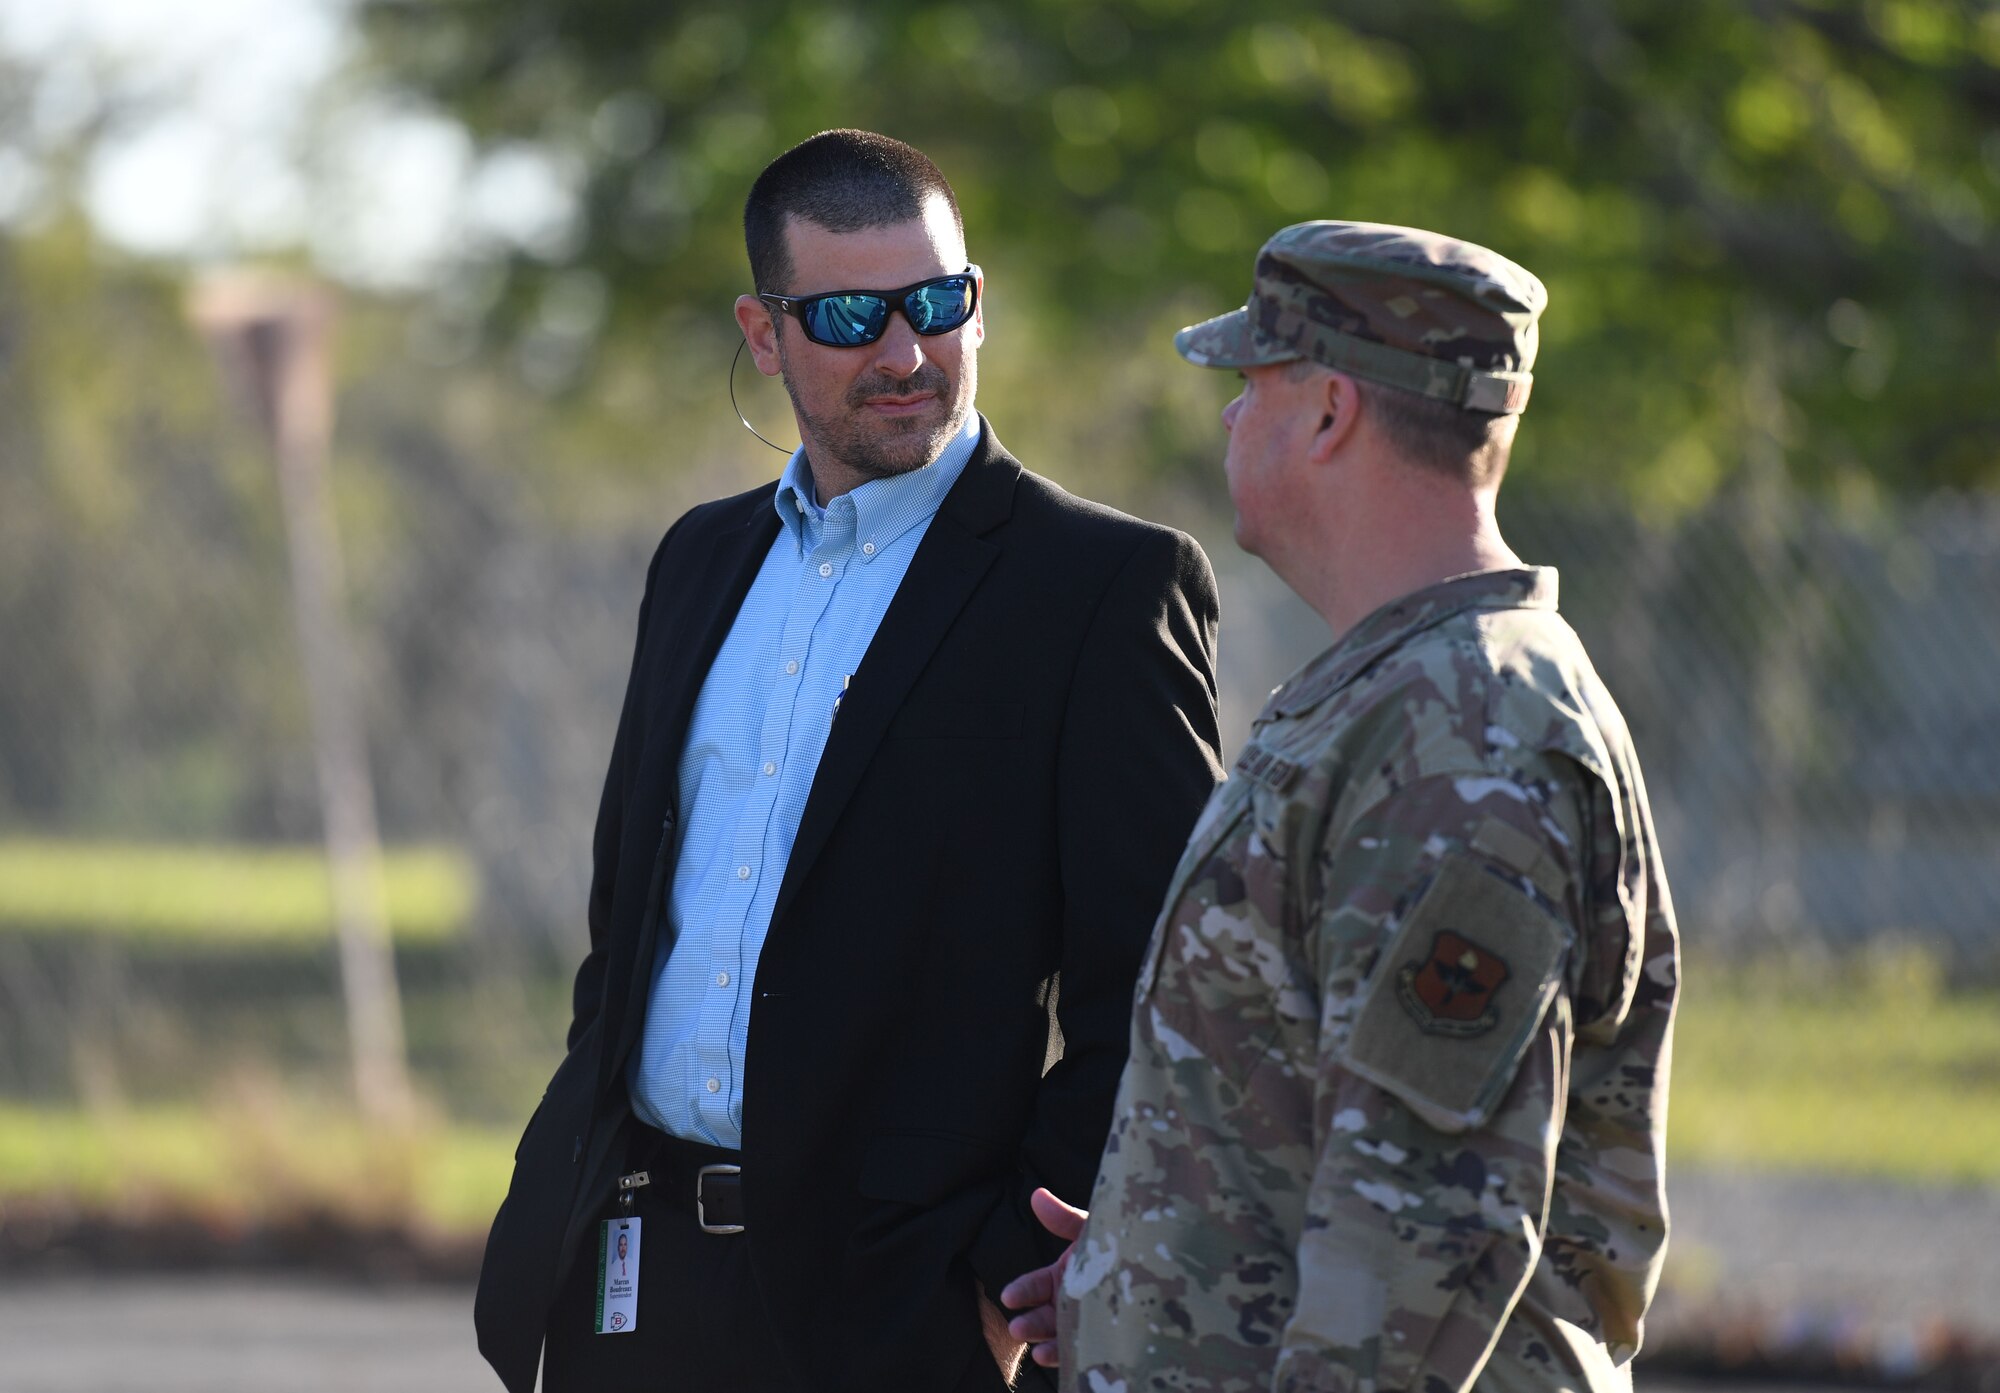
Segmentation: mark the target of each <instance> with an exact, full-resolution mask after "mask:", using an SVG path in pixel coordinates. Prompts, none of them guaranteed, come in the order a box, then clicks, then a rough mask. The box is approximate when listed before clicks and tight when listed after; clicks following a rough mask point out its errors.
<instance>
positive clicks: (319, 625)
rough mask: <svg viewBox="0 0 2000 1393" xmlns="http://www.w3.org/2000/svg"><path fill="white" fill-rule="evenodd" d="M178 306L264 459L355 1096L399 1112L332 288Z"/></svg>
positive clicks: (403, 1066) (244, 277)
mask: <svg viewBox="0 0 2000 1393" xmlns="http://www.w3.org/2000/svg"><path fill="white" fill-rule="evenodd" d="M190 311H191V313H192V316H193V318H194V320H195V323H196V324H197V325H198V326H199V327H200V328H201V329H202V331H203V332H204V333H205V334H206V335H207V336H208V337H209V340H210V342H211V343H212V344H213V345H214V346H215V347H216V349H217V351H218V354H219V356H220V358H221V360H222V365H223V370H224V374H225V376H226V377H228V379H229V381H230V383H231V385H232V386H233V387H234V388H235V394H236V396H237V399H238V401H239V404H240V405H242V406H243V407H245V408H246V409H247V410H248V411H249V412H250V413H251V414H252V415H253V416H254V418H255V419H256V421H257V423H258V425H259V426H260V427H261V428H262V430H263V433H264V435H265V438H266V440H267V442H268V443H269V444H270V445H271V447H272V451H273V454H274V456H275V459H276V464H277V471H278V485H279V490H278V491H279V497H280V499H281V501H282V505H283V510H284V518H285V539H286V544H287V552H288V555H289V558H290V563H291V575H292V613H293V620H294V623H295V625H296V627H297V630H298V639H299V653H300V657H301V659H302V661H303V664H304V668H305V679H306V694H307V699H308V703H309V710H310V713H311V718H312V731H313V755H314V762H315V766H316V770H317V774H318V782H319V796H320V810H321V814H322V817H323V820H324V827H325V835H326V854H327V867H328V873H329V878H330V880H331V882H332V887H333V913H334V924H335V928H336V931H337V934H338V939H339V946H340V982H341V990H342V993H343V996H344V998H345V1004H346V1008H347V1033H348V1043H349V1046H350V1048H351V1050H352V1052H353V1059H354V1091H355V1097H356V1101H357V1102H358V1104H359V1106H360V1108H361V1111H362V1114H363V1115H364V1116H365V1117H368V1118H369V1119H371V1120H373V1121H377V1122H397V1121H401V1120H403V1119H405V1118H407V1116H408V1115H409V1110H410V1102H411V1097H410V1083H409V1072H408V1065H407V1062H406V1057H405V1050H404V1042H403V1011H402V1002H401V998H400V994H399V992H398V991H397V986H396V962H395V955H394V952H393V951H392V949H391V946H390V941H389V922H388V912H387V906H386V896H385V894H384V891H383V885H382V845H381V837H380V834H379V832H378V830H377V826H376V821H375V789H374V784H373V782H372V780H371V779H370V777H369V772H368V749H367V744H366V741H365V740H364V738H363V735H362V725H361V718H360V714H359V710H358V704H357V702H356V699H355V691H354V679H353V671H354V665H353V660H352V656H351V653H350V650H349V644H348V635H347V629H346V625H345V623H344V622H343V616H342V607H343V598H344V594H345V584H344V579H343V576H342V570H341V562H340V538H339V534H338V531H337V529H336V526H335V522H334V515H333V506H332V499H331V496H330V493H329V489H328V481H327V480H328V469H327V465H328V459H329V456H330V454H331V451H332V444H333V372H332V366H331V363H330V361H329V353H330V348H331V338H332V328H333V297H332V295H331V294H330V292H328V291H327V290H325V289H323V288H321V287H318V286H314V285H311V284H308V283H306V282H303V281H294V280H284V279H274V278H266V277H261V276H253V275H249V274H246V273H237V274H233V275H223V276H218V277H215V278H212V279H210V280H207V281H204V282H203V283H202V284H201V285H200V286H199V287H197V289H196V291H195V294H194V296H193V297H192V300H191V302H190Z"/></svg>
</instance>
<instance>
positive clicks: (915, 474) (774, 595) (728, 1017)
mask: <svg viewBox="0 0 2000 1393" xmlns="http://www.w3.org/2000/svg"><path fill="white" fill-rule="evenodd" d="M978 443H979V417H978V415H977V414H976V413H975V414H973V415H971V416H970V417H969V418H968V419H967V421H966V424H965V429H964V430H963V431H961V432H960V433H959V434H958V435H957V436H955V437H954V438H953V439H952V441H951V443H950V444H949V445H947V446H946V447H945V449H944V452H943V453H942V454H940V455H939V456H938V458H937V459H936V460H935V461H933V462H932V463H931V464H930V465H928V466H927V467H925V468H923V469H916V470H912V471H910V472H909V473H907V474H897V475H893V476H890V477H888V478H883V479H871V480H869V481H868V482H867V483H865V484H862V485H861V486H860V487H859V488H856V489H854V490H852V491H851V492H849V493H845V494H842V495H841V496H840V497H838V498H836V499H834V500H833V501H832V502H831V503H829V504H827V505H826V506H825V507H824V508H822V507H820V506H819V503H818V500H817V498H816V496H815V494H814V492H813V482H812V471H811V469H810V468H809V467H808V466H807V464H806V457H805V451H804V450H803V449H801V450H799V451H798V452H797V453H795V454H794V455H793V456H792V458H791V461H790V463H788V464H787V465H786V466H785V472H784V474H783V475H782V476H781V477H780V478H779V480H778V495H777V498H776V500H775V502H776V506H777V510H778V518H779V520H780V521H781V522H782V523H783V526H782V528H781V529H780V530H779V532H778V536H777V539H776V540H775V541H773V542H772V543H771V550H770V552H769V553H768V554H766V556H765V557H764V564H763V566H762V567H761V568H760V569H759V570H758V572H757V579H756V580H755V581H754V582H753V583H752V584H751V586H750V593H749V594H748V595H747V596H745V597H744V600H743V608H742V609H741V610H740V611H739V612H738V613H737V616H736V622H735V623H734V624H733V625H731V627H730V630H729V636H728V638H726V639H724V640H723V643H722V649H721V651H720V652H718V653H717V654H716V655H715V663H714V665H713V666H712V667H710V668H709V670H708V676H707V677H706V678H705V679H704V680H703V682H702V688H701V696H700V697H699V698H698V699H697V700H696V702H695V707H694V714H693V717H692V718H691V720H690V722H689V725H688V735H687V744H686V746H685V748H684V749H683V750H682V752H681V762H680V805H679V810H678V811H679V821H678V826H679V828H680V838H681V842H680V848H679V855H678V857H677V858H676V860H675V863H674V883H673V891H672V894H671V897H670V899H669V902H668V912H669V913H670V914H671V915H672V916H673V919H672V923H673V924H674V925H675V927H676V930H677V932H676V933H675V936H674V940H673V945H674V946H673V951H672V952H671V953H670V954H668V955H667V957H666V959H665V961H663V962H659V963H656V964H655V966H654V971H653V989H652V995H651V997H650V999H649V1002H648V1005H647V1008H646V1030H645V1035H644V1037H643V1038H642V1039H641V1041H640V1046H639V1049H638V1051H637V1052H636V1054H635V1055H634V1057H633V1062H632V1066H631V1070H630V1073H629V1075H628V1077H627V1084H628V1087H629V1089H630V1092H631V1096H632V1110H633V1111H634V1112H635V1113H637V1114H638V1116H639V1117H640V1119H641V1120H643V1121H645V1122H649V1123H651V1124H652V1125H653V1126H655V1127H658V1128H660V1129H661V1130H662V1131H666V1132H671V1133H673V1134H674V1135H675V1136H679V1137H685V1138H687V1139H688V1140H690V1141H701V1142H707V1143H709V1144H710V1145H712V1146H728V1147H740V1146H742V1144H743V1056H744V1051H745V1046H746V1044H747V1042H748V1040H749V1034H750V1000H751V996H750V988H751V983H752V982H753V981H754V980H755V979H756V975H757V956H758V954H759V952H760V951H761V950H762V949H763V946H764V936H765V934H766V933H767V932H769V930H770V927H771V911H772V909H773V908H774V907H775V905H776V902H777V898H778V886H779V885H780V884H781V883H782V882H783V881H784V878H785V865H786V863H787V862H788V861H789V860H790V859H791V855H792V842H793V840H794V839H795V838H796V837H797V836H798V831H799V819H800V818H801V817H802V816H803V815H804V813H805V806H806V797H807V795H808V794H810V793H811V792H812V782H813V774H814V773H815V772H816V771H817V770H818V768H819V759H820V754H821V753H822V752H823V751H824V750H825V749H826V741H827V736H828V734H829V733H830V732H831V730H832V728H833V717H834V711H835V701H836V700H837V699H838V698H839V696H840V695H841V693H842V691H843V690H844V689H845V686H846V681H847V679H848V678H849V677H851V676H852V675H853V674H854V672H855V670H856V669H858V668H859V667H860V666H861V659H862V655H863V654H865V653H866V652H867V651H868V644H869V641H870V640H872V639H873V638H874V637H875V630H876V628H877V627H878V626H879V625H880V624H881V622H882V616H883V614H884V613H886V612H887V611H888V608H889V602H890V601H891V600H892V599H894V598H895V596H896V587H897V586H898V585H900V584H901V583H902V580H903V575H904V573H905V572H907V571H908V570H909V568H910V558H911V557H913V556H914V555H915V554H916V550H917V544H918V543H919V542H921V541H922V540H923V537H924V533H925V531H926V530H927V529H928V528H929V527H930V522H931V519H932V518H933V517H935V516H936V515H937V509H938V505H939V504H940V503H942V502H943V501H944V496H945V494H946V493H947V492H948V491H949V490H950V489H951V486H952V484H953V483H955V482H956V481H957V479H958V476H959V475H960V474H961V473H962V472H964V469H965V465H966V461H967V460H969V459H971V457H972V451H973V448H974V447H975V446H976V445H977V444H978Z"/></svg>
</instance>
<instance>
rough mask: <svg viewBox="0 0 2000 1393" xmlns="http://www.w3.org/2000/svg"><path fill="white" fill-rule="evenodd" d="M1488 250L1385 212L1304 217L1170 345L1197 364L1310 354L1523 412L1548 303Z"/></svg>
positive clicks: (1446, 395)
mask: <svg viewBox="0 0 2000 1393" xmlns="http://www.w3.org/2000/svg"><path fill="white" fill-rule="evenodd" d="M1548 299H1549V294H1548V291H1547V290H1546V289H1544V288H1543V286H1542V283H1541V281H1539V280H1537V279H1536V278H1535V276H1534V274H1533V273H1532V272H1530V271H1528V270H1527V269H1525V268H1524V267H1521V266H1517V265H1515V264H1514V263H1513V262H1511V261H1509V260H1508V259H1507V258H1506V257H1504V256H1501V255H1500V254H1499V253H1498V252H1492V251H1488V250H1487V249H1486V248H1485V247H1481V246H1477V245H1475V244H1473V243H1471V242H1461V241H1459V240H1458V239H1457V238H1455V237H1446V236H1444V235H1442V234H1441V233H1436V232H1425V231H1423V230H1422V229H1420V228H1414V227H1394V226H1391V225H1389V224H1387V223H1368V222H1331V221H1319V222H1304V223H1297V224H1295V225H1293V226H1291V227H1288V228H1285V229H1284V230H1283V231H1281V232H1279V233H1278V234H1277V235H1276V236H1274V237H1273V238H1271V240H1270V241H1268V242H1266V243H1265V244H1264V248H1263V250H1262V251H1260V252H1258V253H1257V274H1256V280H1255V283H1254V285H1253V286H1252V288H1251V291H1250V302H1249V303H1248V304H1246V305H1245V306H1244V307H1243V308H1242V309H1240V310H1231V311H1230V312H1229V313H1228V314H1224V315H1218V316H1217V317H1216V318H1214V319H1209V320H1204V321H1203V322H1202V323H1200V324H1191V325H1189V326H1188V327H1187V328H1185V329H1183V330H1181V331H1180V332H1179V333H1178V334H1176V335H1175V336H1174V347H1175V348H1177V349H1179V350H1180V354H1181V356H1182V357H1183V358H1185V359H1187V360H1188V361H1189V362H1190V363H1193V364H1194V365H1195V366H1196V367H1203V368H1245V367H1256V366H1260V365H1263V364H1267V363H1288V362H1291V361H1293V360H1295V359H1299V358H1310V359H1311V360H1312V361H1314V362H1315V363H1320V364H1322V365H1324V366H1326V367H1329V368H1336V369H1338V370H1339V371H1341V372H1345V373H1352V374H1353V375H1354V376H1356V377H1362V378H1367V379H1368V380H1369V381H1371V382H1380V383H1382V384H1384V385H1385V386H1390V387H1401V388H1402V389H1404V390H1405V391H1409V392H1416V393H1419V394H1421V395H1423V396H1426V397H1434V398H1436V399H1438V400H1439V401H1448V402H1450V403H1451V404H1452V405H1454V406H1457V407H1461V408H1463V409H1464V410H1467V411H1484V412H1489V413H1493V414H1496V415H1511V414H1513V413H1515V412H1520V411H1525V410H1526V409H1527V406H1528V392H1529V390H1530V389H1531V388H1532V387H1533V385H1534V376H1533V375H1532V374H1531V373H1530V372H1529V369H1530V368H1532V367H1533V366H1534V363H1535V348H1536V345H1537V343H1538V341H1539V338H1540V333H1539V331H1538V330H1537V328H1536V327H1535V320H1536V318H1537V317H1538V316H1539V315H1540V314H1541V312H1542V309H1543V307H1544V306H1545V305H1547V304H1548Z"/></svg>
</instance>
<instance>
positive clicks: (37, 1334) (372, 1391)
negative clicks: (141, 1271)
mask: <svg viewBox="0 0 2000 1393" xmlns="http://www.w3.org/2000/svg"><path fill="white" fill-rule="evenodd" d="M499 1388H500V1384H499V1381H498V1380H497V1379H495V1378H494V1377H493V1375H492V1373H491V1372H490V1371H489V1370H488V1369H487V1367H486V1365H485V1364H484V1363H482V1362H481V1361H480V1358H479V1356H478V1354H477V1353H476V1352H475V1351H474V1350H473V1348H472V1293H471V1292H470V1291H469V1290H468V1291H458V1290H449V1289H447V1290H439V1289H437V1288H434V1287H431V1288H416V1289H396V1288H392V1289H388V1290H370V1289H367V1288H360V1287H355V1286H351V1285H347V1286H342V1285H335V1284H327V1283H315V1282H308V1281H302V1280H291V1279H280V1280H272V1279H267V1278H243V1277H224V1278H218V1277H179V1278H162V1277H117V1278H100V1279H94V1280H89V1279H86V1280H77V1279H63V1280H60V1281H50V1282H36V1283H33V1284H11V1283H10V1284H6V1285H0V1393H140V1391H141V1390H147V1393H402V1390H406V1389H407V1390H412V1393H475V1390H476V1393H498V1390H499Z"/></svg>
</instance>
